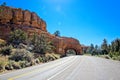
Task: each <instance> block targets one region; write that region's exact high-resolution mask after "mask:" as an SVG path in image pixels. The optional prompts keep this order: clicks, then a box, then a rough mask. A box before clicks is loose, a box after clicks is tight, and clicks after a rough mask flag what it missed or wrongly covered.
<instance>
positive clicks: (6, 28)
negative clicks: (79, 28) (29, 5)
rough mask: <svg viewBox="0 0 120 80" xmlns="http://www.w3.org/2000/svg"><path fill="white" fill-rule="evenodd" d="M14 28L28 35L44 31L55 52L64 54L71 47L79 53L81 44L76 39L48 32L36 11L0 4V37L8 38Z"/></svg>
mask: <svg viewBox="0 0 120 80" xmlns="http://www.w3.org/2000/svg"><path fill="white" fill-rule="evenodd" d="M15 29H22V30H24V31H25V32H27V33H28V36H31V35H33V33H37V34H41V33H45V34H46V35H48V36H49V39H50V40H51V41H52V42H53V44H54V46H55V47H56V49H55V51H56V53H60V54H62V55H64V54H65V53H66V51H67V50H68V49H73V50H75V51H76V53H77V54H81V51H82V50H81V45H80V43H79V41H78V40H76V39H73V38H67V37H56V36H54V35H51V34H49V33H48V32H47V30H46V22H45V21H44V20H42V19H41V18H40V17H38V15H37V14H36V13H34V12H30V11H28V10H22V9H19V8H10V7H7V6H4V7H2V6H0V38H1V39H5V40H7V39H9V38H8V36H9V34H10V32H11V31H13V30H15Z"/></svg>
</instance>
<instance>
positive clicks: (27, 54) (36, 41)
mask: <svg viewBox="0 0 120 80" xmlns="http://www.w3.org/2000/svg"><path fill="white" fill-rule="evenodd" d="M48 38H49V37H47V35H45V34H40V35H38V34H34V35H33V36H31V37H28V36H27V33H25V32H24V31H22V30H20V29H18V30H15V31H12V32H11V33H10V35H9V40H8V41H5V40H2V39H0V72H3V71H5V70H13V69H21V68H25V67H28V66H32V65H36V64H39V63H44V62H48V61H52V60H55V59H58V58H60V55H58V54H54V46H53V45H52V43H51V42H50V41H49V39H48Z"/></svg>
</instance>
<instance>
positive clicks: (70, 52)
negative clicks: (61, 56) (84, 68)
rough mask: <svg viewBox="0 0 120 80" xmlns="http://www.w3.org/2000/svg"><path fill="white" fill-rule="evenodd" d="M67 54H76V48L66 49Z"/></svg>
mask: <svg viewBox="0 0 120 80" xmlns="http://www.w3.org/2000/svg"><path fill="white" fill-rule="evenodd" d="M65 55H66V56H74V55H77V52H76V50H74V49H67V50H66V51H65Z"/></svg>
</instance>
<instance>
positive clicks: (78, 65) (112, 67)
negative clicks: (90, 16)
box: [0, 56, 120, 80]
mask: <svg viewBox="0 0 120 80" xmlns="http://www.w3.org/2000/svg"><path fill="white" fill-rule="evenodd" d="M0 80H120V62H119V61H113V60H108V59H103V58H98V57H90V56H69V57H65V58H62V59H58V60H55V61H52V62H48V63H45V64H41V65H36V66H33V67H29V68H25V69H21V70H16V71H12V72H9V73H5V74H0Z"/></svg>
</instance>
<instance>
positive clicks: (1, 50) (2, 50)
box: [0, 45, 12, 55]
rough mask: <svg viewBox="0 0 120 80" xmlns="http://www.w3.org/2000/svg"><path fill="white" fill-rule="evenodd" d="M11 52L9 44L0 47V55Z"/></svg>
mask: <svg viewBox="0 0 120 80" xmlns="http://www.w3.org/2000/svg"><path fill="white" fill-rule="evenodd" d="M11 52H12V46H11V45H10V46H4V47H2V48H1V49H0V53H1V54H2V55H10V54H11Z"/></svg>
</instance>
